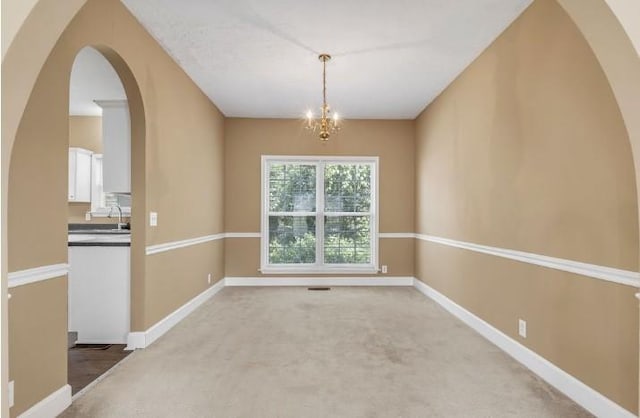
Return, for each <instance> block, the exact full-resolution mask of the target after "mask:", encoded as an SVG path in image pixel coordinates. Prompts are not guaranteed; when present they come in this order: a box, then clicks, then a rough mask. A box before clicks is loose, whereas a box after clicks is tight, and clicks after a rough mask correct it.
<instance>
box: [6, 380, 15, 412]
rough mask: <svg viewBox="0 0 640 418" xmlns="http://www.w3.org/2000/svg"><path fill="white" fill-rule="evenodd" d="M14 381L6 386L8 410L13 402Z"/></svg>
mask: <svg viewBox="0 0 640 418" xmlns="http://www.w3.org/2000/svg"><path fill="white" fill-rule="evenodd" d="M14 382H15V381H14V380H12V381H11V382H9V385H8V386H7V392H9V393H7V398H8V399H7V400H8V403H9V408H11V407H12V406H13V400H14Z"/></svg>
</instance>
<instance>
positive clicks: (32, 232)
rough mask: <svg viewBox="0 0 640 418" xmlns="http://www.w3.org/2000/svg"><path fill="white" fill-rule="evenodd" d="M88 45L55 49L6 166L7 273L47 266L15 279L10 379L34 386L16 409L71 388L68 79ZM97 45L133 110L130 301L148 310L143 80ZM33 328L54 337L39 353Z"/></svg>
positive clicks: (17, 402) (133, 325) (131, 322)
mask: <svg viewBox="0 0 640 418" xmlns="http://www.w3.org/2000/svg"><path fill="white" fill-rule="evenodd" d="M65 46H68V45H65ZM85 46H87V45H86V44H83V43H78V44H76V45H73V48H72V49H67V48H56V49H54V51H53V52H52V54H51V56H50V57H49V59H48V60H47V62H46V64H45V67H44V68H43V71H42V72H41V75H40V77H39V78H38V81H37V82H36V84H35V86H34V90H33V92H32V94H31V97H30V99H29V102H28V103H27V106H26V107H25V112H24V115H23V118H22V120H21V124H20V126H19V127H18V130H17V134H16V140H15V143H14V147H13V152H12V155H11V163H10V167H9V170H8V171H9V172H8V178H7V183H8V187H7V189H8V190H7V189H5V190H7V194H8V201H9V202H11V207H10V208H8V211H7V218H8V225H9V226H8V231H7V235H8V237H7V238H8V239H7V242H8V244H9V245H8V246H9V247H10V248H11V250H10V251H9V252H8V270H9V271H11V272H16V271H19V272H20V271H22V272H24V271H27V272H29V271H31V272H32V271H38V269H40V270H43V269H44V270H47V271H49V273H48V274H45V275H41V277H40V278H39V279H38V280H34V281H30V282H28V283H24V284H25V285H22V284H17V283H15V282H14V283H9V287H10V289H11V290H10V292H11V293H12V295H13V304H12V311H11V312H12V313H13V318H12V319H13V321H12V322H10V324H9V325H10V327H9V330H8V332H9V335H10V338H9V341H8V342H9V344H8V346H9V347H8V348H9V351H10V352H12V353H13V354H12V360H11V365H12V366H11V367H12V369H11V370H10V371H9V372H10V374H11V379H12V380H16V381H22V383H21V384H22V385H25V386H23V387H29V388H30V390H29V391H22V392H23V394H17V396H16V399H15V406H17V407H18V408H17V409H21V410H24V408H26V407H28V406H30V405H32V404H33V403H34V402H37V401H38V400H39V399H41V398H43V397H46V396H47V395H46V394H47V393H51V392H52V389H53V390H55V389H56V388H59V387H61V386H66V385H67V370H66V368H67V352H66V347H67V343H66V341H64V339H66V337H65V338H64V339H61V338H60V336H61V335H62V334H61V332H62V331H64V335H66V334H67V314H66V311H67V304H68V297H67V296H68V281H67V277H66V273H67V270H66V269H67V268H68V265H67V245H68V244H67V241H68V238H67V223H68V202H67V198H68V194H67V192H68V164H67V160H68V152H69V81H70V75H71V69H72V65H73V62H74V59H75V57H76V55H77V53H78V52H79V51H81V50H82V49H83V48H84V47H85ZM92 47H93V48H94V49H95V52H96V53H97V54H100V55H101V56H103V57H104V58H105V59H106V60H107V61H108V62H109V64H110V65H111V66H112V67H113V69H114V70H115V72H116V74H117V77H118V78H119V79H120V80H121V82H122V85H123V87H124V91H125V93H126V97H127V99H128V105H129V109H130V119H131V161H132V164H131V185H132V190H133V193H132V195H134V196H139V197H140V198H139V199H133V201H132V205H131V224H132V225H133V227H132V234H131V235H132V237H133V239H132V242H131V257H130V259H131V274H130V276H131V278H132V279H131V291H130V296H129V300H128V301H127V302H128V304H130V306H131V310H132V312H134V313H135V312H136V310H141V309H142V297H141V295H142V293H141V291H140V289H141V287H142V285H141V283H142V281H143V279H144V274H143V271H144V245H145V239H144V235H145V225H144V222H143V219H144V210H145V209H144V201H145V199H144V196H145V189H144V184H145V183H144V172H145V167H144V161H145V160H144V152H145V115H144V110H143V107H142V99H141V94H140V91H139V87H138V83H137V81H136V80H135V78H134V75H133V73H132V71H131V69H130V67H129V66H128V65H127V64H126V63H125V62H124V59H123V58H122V57H121V56H120V55H119V54H118V53H116V51H115V50H113V49H112V48H110V47H107V46H105V45H101V44H97V45H93V46H92ZM98 51H99V52H98ZM43 202H44V203H45V204H44V205H43ZM29 220H30V222H29ZM5 248H6V247H5ZM51 266H55V268H52V267H51ZM3 283H6V282H4V281H3ZM27 300H28V301H29V302H27ZM34 303H36V304H37V305H39V306H44V307H45V308H44V309H42V310H41V313H38V314H34V312H32V313H31V314H28V312H27V310H26V307H27V305H31V306H33V304H34ZM38 311H40V309H38ZM45 312H46V314H45ZM134 316H135V314H132V315H131V319H129V327H128V328H129V330H136V323H135V319H134ZM3 318H4V317H3ZM34 333H39V334H40V337H41V338H44V339H45V340H48V341H51V342H52V344H51V345H50V347H52V348H51V349H47V350H44V353H42V351H43V350H41V352H40V354H39V355H36V354H35V350H36V349H37V347H38V345H37V344H35V345H34V344H33V343H32V340H33V337H34ZM43 333H44V334H43ZM4 341H6V340H4ZM30 341H31V342H30ZM63 341H64V344H63V345H60V344H59V343H61V342H63ZM61 348H64V349H65V350H64V351H62V350H61ZM28 359H31V360H28ZM34 359H36V360H34ZM47 364H50V365H53V364H55V366H53V367H47ZM5 370H6V369H5ZM45 376H48V377H45ZM31 389H33V390H31ZM25 392H29V395H25V394H24V393H25ZM25 396H26V397H25Z"/></svg>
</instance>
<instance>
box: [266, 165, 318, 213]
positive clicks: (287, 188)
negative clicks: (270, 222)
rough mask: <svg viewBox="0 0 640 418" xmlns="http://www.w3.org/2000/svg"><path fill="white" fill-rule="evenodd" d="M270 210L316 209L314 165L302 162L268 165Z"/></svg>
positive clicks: (298, 210)
mask: <svg viewBox="0 0 640 418" xmlns="http://www.w3.org/2000/svg"><path fill="white" fill-rule="evenodd" d="M269 210H270V211H271V212H315V211H316V167H315V166H314V165H303V164H271V165H270V166H269Z"/></svg>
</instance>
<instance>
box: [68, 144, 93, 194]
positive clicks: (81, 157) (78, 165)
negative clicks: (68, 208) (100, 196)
mask: <svg viewBox="0 0 640 418" xmlns="http://www.w3.org/2000/svg"><path fill="white" fill-rule="evenodd" d="M92 154H93V153H92V152H91V151H89V150H87V149H84V148H69V202H87V203H88V202H91V155H92Z"/></svg>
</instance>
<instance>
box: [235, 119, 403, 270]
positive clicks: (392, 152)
mask: <svg viewBox="0 0 640 418" xmlns="http://www.w3.org/2000/svg"><path fill="white" fill-rule="evenodd" d="M262 155H350V156H378V157H379V173H378V177H379V183H380V184H379V193H380V196H379V211H380V218H379V225H380V228H379V230H380V232H412V231H413V229H414V224H413V219H414V178H415V173H414V122H413V121H391V120H348V121H346V122H345V124H344V127H343V129H342V130H341V131H340V132H339V133H338V134H336V135H335V136H333V137H331V139H330V140H329V142H328V143H322V142H321V141H320V140H318V138H317V136H316V135H314V134H312V133H310V132H309V131H307V130H305V128H304V123H303V121H300V120H282V119H240V118H237V119H235V118H231V119H227V121H226V126H225V197H224V203H225V210H224V212H225V231H226V232H260V187H261V184H260V165H261V156H262ZM226 241H227V242H226V257H225V263H226V269H225V270H226V275H227V276H250V277H253V276H258V275H259V273H258V269H259V268H260V239H259V238H234V239H227V240H226ZM411 241H412V240H411V239H386V240H380V251H379V255H380V257H379V263H380V264H387V265H388V268H389V272H388V275H393V276H413V264H414V263H413V251H412V250H413V243H412V242H411Z"/></svg>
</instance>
